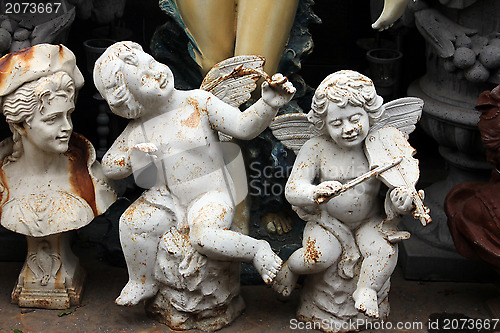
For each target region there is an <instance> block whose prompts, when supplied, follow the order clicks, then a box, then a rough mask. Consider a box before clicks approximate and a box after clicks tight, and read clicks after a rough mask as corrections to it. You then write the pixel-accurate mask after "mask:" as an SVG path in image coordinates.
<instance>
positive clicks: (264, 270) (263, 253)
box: [253, 240, 283, 284]
mask: <svg viewBox="0 0 500 333" xmlns="http://www.w3.org/2000/svg"><path fill="white" fill-rule="evenodd" d="M282 263H283V261H282V260H281V259H280V257H278V256H277V255H276V254H275V253H274V252H273V250H272V249H271V246H270V245H269V243H268V242H266V241H264V240H260V241H259V248H258V249H257V252H256V253H255V256H254V258H253V265H254V267H255V269H257V272H259V274H260V276H261V277H262V280H264V282H265V283H267V284H271V282H273V280H274V278H275V277H276V274H277V273H278V271H279V269H280V268H281V264H282Z"/></svg>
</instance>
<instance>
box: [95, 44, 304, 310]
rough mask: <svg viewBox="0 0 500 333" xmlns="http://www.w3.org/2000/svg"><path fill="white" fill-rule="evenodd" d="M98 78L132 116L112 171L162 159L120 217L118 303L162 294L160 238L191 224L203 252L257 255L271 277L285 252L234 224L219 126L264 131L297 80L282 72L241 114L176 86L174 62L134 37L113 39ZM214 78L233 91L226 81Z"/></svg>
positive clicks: (117, 108) (243, 135)
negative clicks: (124, 271)
mask: <svg viewBox="0 0 500 333" xmlns="http://www.w3.org/2000/svg"><path fill="white" fill-rule="evenodd" d="M94 81H95V84H96V86H97V88H98V90H99V92H100V93H101V95H102V96H103V97H104V98H105V99H106V100H107V102H108V104H109V105H110V107H111V110H112V111H113V112H114V113H115V114H117V115H119V116H122V117H125V118H128V119H131V121H130V123H129V124H128V126H127V127H126V128H125V130H124V131H123V133H122V134H121V135H120V136H119V137H118V138H117V140H116V141H115V142H114V144H113V145H112V147H111V148H110V149H109V151H108V152H107V153H106V155H105V156H104V158H103V162H102V164H103V168H104V172H105V173H106V174H107V175H108V177H110V178H112V179H120V178H124V177H127V176H129V175H130V174H132V172H133V171H134V169H135V170H137V168H136V166H137V165H139V164H141V163H143V162H142V161H146V162H148V161H149V162H150V161H151V160H149V158H152V159H154V160H156V161H157V162H156V163H155V164H157V165H159V166H160V168H159V170H158V177H159V178H158V181H157V183H156V185H155V186H153V187H152V188H151V189H149V190H148V191H146V192H145V193H144V194H143V195H142V196H141V197H140V198H139V199H138V200H137V201H135V202H134V203H133V204H132V205H131V206H130V207H129V208H128V210H127V211H126V212H125V213H124V214H123V215H122V217H121V219H120V239H121V243H122V247H123V251H124V254H125V259H126V262H127V266H128V270H129V282H128V283H127V285H126V286H125V287H124V288H123V290H122V292H121V294H120V296H119V297H118V298H117V300H116V303H117V304H119V305H135V304H137V303H138V302H139V301H140V300H142V299H145V298H148V297H151V296H153V295H154V294H155V293H156V291H157V290H158V285H157V282H156V280H155V278H154V276H153V271H154V264H155V260H156V251H157V246H158V242H159V240H160V237H161V236H162V235H163V234H164V233H165V232H167V231H168V230H169V229H170V228H171V227H172V226H175V227H177V228H184V229H189V240H190V242H191V245H192V246H193V247H194V249H195V250H197V251H198V252H199V253H201V254H203V255H206V256H207V257H209V258H212V259H218V260H226V261H227V260H231V261H233V260H235V261H249V262H252V263H253V264H254V266H255V267H256V269H257V271H258V272H259V273H260V275H261V276H262V278H263V280H264V281H265V282H267V283H270V282H271V281H272V280H273V279H274V277H275V275H276V273H277V271H278V270H279V268H280V266H281V259H280V258H279V257H278V256H276V254H274V252H273V251H272V250H271V247H270V245H269V244H268V243H267V242H266V241H263V240H256V239H254V238H251V237H249V236H246V235H244V234H241V233H238V232H236V231H233V230H230V228H231V224H232V222H233V217H234V211H235V203H234V200H233V198H232V192H233V191H235V189H234V184H233V183H232V182H231V181H230V180H229V181H228V178H230V177H229V175H228V173H227V169H226V167H225V164H224V158H223V152H222V151H221V148H220V146H219V145H218V143H219V138H218V136H217V134H218V133H217V131H221V132H223V133H225V134H228V135H231V136H233V137H235V138H239V139H244V140H248V139H251V138H253V137H255V136H257V135H258V134H259V133H260V132H262V131H263V130H264V129H265V128H266V127H267V126H268V125H269V123H270V122H271V120H272V119H273V118H274V116H275V115H276V112H277V111H278V109H279V107H281V106H283V105H285V104H286V103H287V102H288V101H289V100H290V99H291V98H292V97H293V95H294V93H295V88H294V87H293V85H292V84H291V83H290V82H288V80H287V79H286V78H285V77H283V76H282V75H280V74H277V75H275V76H273V79H272V80H271V81H270V82H267V81H266V82H265V83H264V84H263V85H262V98H261V99H260V100H259V101H257V102H256V103H255V104H254V105H253V106H251V107H250V108H248V109H247V110H246V111H244V112H240V111H239V110H238V109H237V108H235V107H233V106H230V105H229V104H227V103H225V102H223V101H222V100H220V99H218V98H217V97H215V96H214V95H213V94H211V93H209V92H207V91H204V90H201V89H197V90H190V91H181V90H176V89H175V88H174V78H173V74H172V72H171V71H170V69H169V68H168V67H167V66H165V65H163V64H161V63H158V62H157V61H155V60H154V58H153V57H152V56H150V55H149V54H147V53H145V52H144V51H143V50H142V48H141V46H140V45H138V44H136V43H133V42H119V43H116V44H114V45H112V46H111V47H109V48H108V49H107V50H106V51H105V52H104V54H103V55H102V56H101V57H100V58H99V59H98V61H97V63H96V66H95V70H94ZM219 81H220V80H219ZM253 83H254V84H255V81H253ZM207 85H209V84H208V83H207ZM214 86H215V87H219V88H220V90H222V91H227V90H228V89H230V88H229V87H228V86H224V87H221V86H218V85H217V82H215V83H214ZM214 89H215V88H214ZM248 96H249V95H248ZM184 222H185V224H184V225H183V223H184Z"/></svg>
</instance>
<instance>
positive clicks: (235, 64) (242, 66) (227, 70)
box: [200, 55, 265, 107]
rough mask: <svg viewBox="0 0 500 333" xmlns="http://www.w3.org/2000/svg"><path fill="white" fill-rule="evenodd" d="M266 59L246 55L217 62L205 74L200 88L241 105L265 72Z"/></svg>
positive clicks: (236, 105) (235, 105) (234, 104)
mask: <svg viewBox="0 0 500 333" xmlns="http://www.w3.org/2000/svg"><path fill="white" fill-rule="evenodd" d="M264 62H265V59H264V58H263V57H261V56H254V55H245V56H236V57H233V58H229V59H226V60H224V61H221V62H219V63H218V64H216V65H215V66H214V67H213V68H212V69H211V70H210V71H209V72H208V73H207V75H206V76H205V79H204V80H203V82H202V83H201V87H200V89H202V90H206V91H208V92H211V93H212V94H213V95H215V96H216V97H218V98H219V99H221V100H222V101H224V102H225V103H227V104H229V105H231V106H234V107H239V106H240V105H241V104H243V103H245V102H246V101H248V100H249V99H250V94H251V92H252V91H254V90H255V88H256V87H257V80H258V79H259V78H260V76H261V73H264V72H263V67H264Z"/></svg>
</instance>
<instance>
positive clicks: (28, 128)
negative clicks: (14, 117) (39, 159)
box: [21, 96, 75, 153]
mask: <svg viewBox="0 0 500 333" xmlns="http://www.w3.org/2000/svg"><path fill="white" fill-rule="evenodd" d="M74 109H75V103H74V102H73V101H72V100H71V99H70V98H66V96H56V97H54V98H53V99H52V100H50V101H48V100H47V101H44V102H43V110H42V112H35V114H34V115H33V118H32V120H31V121H30V123H29V125H28V124H27V123H24V124H23V126H24V131H22V132H23V133H22V134H21V135H22V136H24V137H25V139H26V140H27V141H29V142H30V143H31V144H32V145H34V146H35V147H37V148H38V149H40V150H42V151H45V152H47V153H65V152H66V151H67V150H68V147H69V146H68V144H69V139H70V136H71V133H72V132H73V123H72V122H71V114H72V113H73V110H74Z"/></svg>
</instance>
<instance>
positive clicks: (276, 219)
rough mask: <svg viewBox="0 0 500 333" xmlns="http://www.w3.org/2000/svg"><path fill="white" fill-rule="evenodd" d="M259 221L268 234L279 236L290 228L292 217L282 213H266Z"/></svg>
mask: <svg viewBox="0 0 500 333" xmlns="http://www.w3.org/2000/svg"><path fill="white" fill-rule="evenodd" d="M261 222H262V224H263V225H264V226H265V227H266V230H267V232H268V233H270V234H278V235H280V236H281V235H283V234H284V233H285V234H286V233H287V232H289V231H291V230H292V219H291V218H290V217H289V216H287V215H286V214H284V213H267V214H265V215H264V216H263V217H262V219H261Z"/></svg>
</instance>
